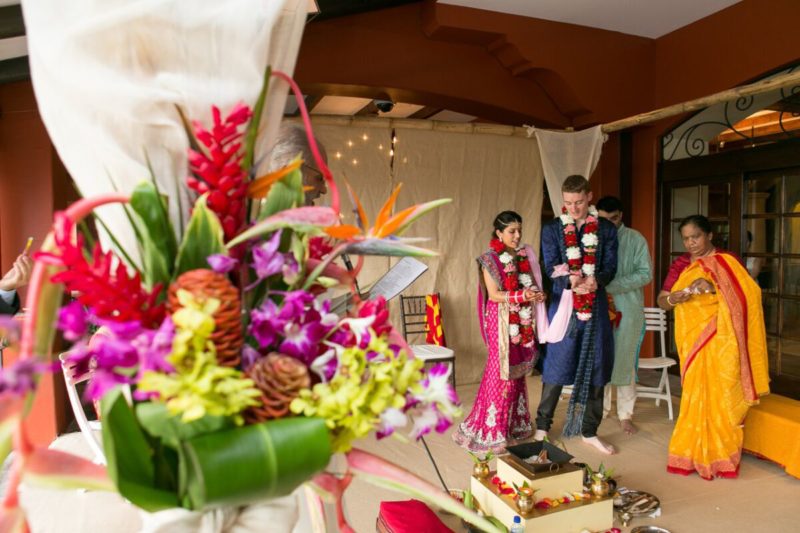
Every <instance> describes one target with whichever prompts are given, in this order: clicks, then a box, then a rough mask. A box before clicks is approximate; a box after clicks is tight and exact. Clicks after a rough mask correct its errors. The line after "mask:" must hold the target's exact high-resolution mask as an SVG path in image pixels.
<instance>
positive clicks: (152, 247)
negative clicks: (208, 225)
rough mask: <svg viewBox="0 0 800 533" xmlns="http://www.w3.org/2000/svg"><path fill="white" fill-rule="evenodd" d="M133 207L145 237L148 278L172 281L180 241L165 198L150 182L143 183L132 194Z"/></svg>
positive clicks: (150, 282)
mask: <svg viewBox="0 0 800 533" xmlns="http://www.w3.org/2000/svg"><path fill="white" fill-rule="evenodd" d="M130 205H131V209H133V212H134V213H135V214H136V215H137V218H138V220H137V226H138V228H139V233H140V236H141V244H142V255H143V263H144V265H143V268H144V273H143V274H144V281H145V283H146V284H147V285H148V286H150V287H152V286H153V285H155V284H156V283H163V284H165V285H167V284H169V282H170V279H171V278H172V266H173V264H174V262H175V254H176V250H177V247H178V246H177V243H176V241H175V231H174V230H173V228H172V224H171V223H170V221H169V216H168V215H167V206H166V205H165V200H164V198H162V197H161V195H160V194H159V193H158V189H156V187H155V185H153V184H152V183H150V182H142V183H140V184H139V185H138V186H137V187H136V188H135V189H134V190H133V195H132V196H131V202H130Z"/></svg>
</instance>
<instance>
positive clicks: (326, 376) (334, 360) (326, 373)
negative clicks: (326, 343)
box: [309, 348, 339, 383]
mask: <svg viewBox="0 0 800 533" xmlns="http://www.w3.org/2000/svg"><path fill="white" fill-rule="evenodd" d="M309 368H310V369H311V370H312V371H313V372H314V373H316V374H317V375H318V376H319V377H320V379H321V380H322V381H323V382H324V383H327V382H328V381H330V380H332V379H333V376H335V375H336V371H337V370H339V358H338V357H337V354H336V349H334V348H329V349H328V350H326V351H325V352H324V353H323V354H322V355H320V356H318V357H317V358H316V359H314V361H313V362H312V363H311V364H310V365H309Z"/></svg>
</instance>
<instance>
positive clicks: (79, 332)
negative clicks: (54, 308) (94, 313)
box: [57, 301, 89, 342]
mask: <svg viewBox="0 0 800 533" xmlns="http://www.w3.org/2000/svg"><path fill="white" fill-rule="evenodd" d="M88 325H89V320H88V314H87V313H86V309H84V307H83V305H81V303H80V302H77V301H73V302H70V303H68V304H67V305H65V306H64V307H62V308H61V309H59V311H58V325H57V327H58V329H60V330H61V331H62V332H63V333H64V338H65V339H67V340H68V341H72V342H75V341H77V340H78V339H80V338H81V337H83V336H84V335H86V329H87V326H88Z"/></svg>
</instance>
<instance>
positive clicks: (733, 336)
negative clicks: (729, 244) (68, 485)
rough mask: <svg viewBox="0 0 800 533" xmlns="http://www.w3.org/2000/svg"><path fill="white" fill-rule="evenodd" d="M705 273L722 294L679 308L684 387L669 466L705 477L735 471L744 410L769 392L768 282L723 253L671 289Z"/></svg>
mask: <svg viewBox="0 0 800 533" xmlns="http://www.w3.org/2000/svg"><path fill="white" fill-rule="evenodd" d="M700 278H702V279H705V280H708V281H709V282H711V283H712V284H713V285H714V287H715V289H716V294H701V295H698V296H695V297H693V298H691V299H690V300H689V301H687V302H685V303H682V304H680V305H678V306H677V307H676V308H675V343H676V345H677V347H678V353H679V355H680V362H681V382H682V384H683V393H682V395H681V409H680V415H679V416H678V421H677V423H676V424H675V430H674V431H673V433H672V439H671V440H670V443H669V460H668V463H667V470H668V471H670V472H674V473H679V474H684V475H688V474H691V473H692V472H694V471H697V473H698V474H700V476H701V477H703V478H705V479H712V478H714V477H736V476H737V475H738V473H739V461H740V459H741V454H742V440H743V433H742V427H743V426H742V424H743V422H744V417H745V415H746V414H747V410H748V408H749V407H750V406H751V405H755V404H757V403H758V398H759V396H762V395H764V394H768V393H769V367H768V360H767V343H766V333H765V330H764V314H763V309H762V306H761V289H760V288H759V287H758V285H756V283H755V282H754V281H753V280H752V279H751V278H750V276H749V275H748V273H747V271H746V270H745V269H744V267H743V266H742V265H741V264H740V263H739V261H738V260H737V259H736V258H735V257H733V256H731V255H729V254H726V253H719V252H718V253H716V254H714V255H711V256H709V257H703V258H701V259H698V260H696V261H695V262H693V263H692V264H691V265H689V266H688V267H686V269H685V270H684V271H683V273H682V274H681V275H680V277H679V278H678V281H677V282H676V283H675V285H674V286H673V288H672V290H673V291H677V290H681V289H685V288H687V287H689V286H690V285H691V284H692V282H694V281H695V280H697V279H700Z"/></svg>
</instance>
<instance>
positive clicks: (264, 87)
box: [242, 65, 272, 171]
mask: <svg viewBox="0 0 800 533" xmlns="http://www.w3.org/2000/svg"><path fill="white" fill-rule="evenodd" d="M271 77H272V67H270V66H269V65H267V68H266V70H265V71H264V81H263V82H262V83H261V91H260V92H259V93H258V99H257V100H256V106H255V108H254V109H253V116H252V117H251V118H250V123H249V124H248V125H247V132H246V133H245V136H244V139H245V141H244V160H243V161H242V166H243V167H244V168H245V169H246V170H247V171H250V167H251V166H253V161H255V153H256V140H257V139H258V129H259V127H260V126H261V115H262V114H263V113H264V103H265V101H266V99H267V92H268V91H269V80H270V78H271Z"/></svg>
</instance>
